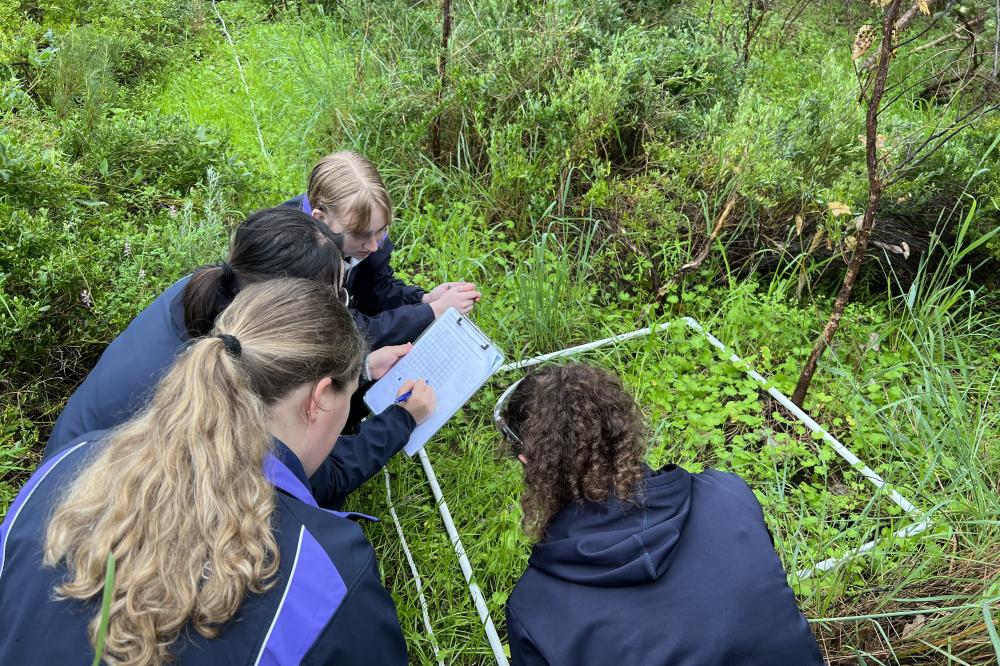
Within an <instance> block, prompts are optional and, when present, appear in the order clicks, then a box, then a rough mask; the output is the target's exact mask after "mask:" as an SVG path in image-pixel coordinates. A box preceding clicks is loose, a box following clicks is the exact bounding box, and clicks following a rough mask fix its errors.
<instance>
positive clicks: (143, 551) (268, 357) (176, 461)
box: [0, 279, 429, 664]
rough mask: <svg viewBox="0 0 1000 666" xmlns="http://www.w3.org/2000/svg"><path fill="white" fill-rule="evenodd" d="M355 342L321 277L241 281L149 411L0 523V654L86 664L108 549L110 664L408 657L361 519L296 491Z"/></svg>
mask: <svg viewBox="0 0 1000 666" xmlns="http://www.w3.org/2000/svg"><path fill="white" fill-rule="evenodd" d="M364 350H365V344H364V341H363V340H362V338H361V336H360V334H359V333H358V331H357V329H356V328H355V326H354V323H353V321H352V318H351V315H350V314H349V313H348V311H347V309H346V308H345V307H344V305H343V304H342V303H341V302H340V300H339V297H338V295H337V293H336V290H335V288H334V287H332V286H330V285H324V284H320V283H318V282H315V281H313V280H295V279H276V280H270V281H267V282H263V283H259V284H254V285H250V286H248V287H247V288H245V289H243V290H241V291H240V293H239V294H237V295H236V296H235V298H234V299H233V301H232V303H231V304H230V305H229V307H227V308H226V310H225V311H224V312H222V313H221V314H220V316H219V317H218V319H217V321H216V325H215V329H214V330H213V331H212V335H209V336H206V337H202V338H199V339H198V340H197V341H195V342H194V343H193V344H192V345H191V346H190V347H189V348H188V349H187V350H186V351H185V352H184V353H183V354H181V355H180V357H178V359H177V362H176V363H174V365H173V366H172V368H171V369H170V370H169V371H168V372H167V374H166V375H165V376H164V377H163V379H162V381H161V382H160V384H159V386H158V387H157V388H156V390H155V392H154V394H153V396H152V399H151V400H150V402H149V405H148V407H147V408H146V409H145V410H144V411H142V412H140V413H139V414H137V415H136V416H135V417H134V418H133V419H132V420H130V421H128V422H126V423H125V424H123V425H122V426H121V427H120V428H118V429H116V430H114V431H110V432H108V431H102V432H97V433H91V434H88V435H85V436H84V437H83V438H81V440H79V441H77V442H74V443H71V444H70V446H68V447H66V448H65V449H63V450H62V451H60V452H59V453H57V454H56V455H55V456H53V457H52V458H51V459H50V460H49V461H48V462H47V463H45V464H44V465H43V467H42V468H41V469H39V470H38V471H37V472H36V473H35V474H34V475H33V476H32V477H31V479H29V480H28V482H27V484H26V485H25V487H24V488H23V489H22V491H21V493H20V495H19V496H18V498H17V499H16V500H15V501H14V504H13V505H12V506H11V510H10V512H9V513H8V515H7V518H6V520H5V521H4V523H3V525H2V526H0V623H2V625H3V627H4V629H3V631H4V640H2V641H0V663H4V664H23V663H48V664H65V663H79V662H81V661H86V662H90V661H92V660H93V657H94V654H93V653H94V646H95V645H96V636H97V628H98V625H99V621H100V615H101V608H100V606H101V593H102V589H103V588H104V584H105V581H104V578H105V563H106V561H107V559H108V557H109V555H110V556H113V557H114V559H115V562H116V564H117V573H116V576H115V580H114V586H113V593H112V599H111V605H110V615H109V620H110V621H109V623H108V627H107V642H106V644H105V652H104V654H103V655H101V657H102V658H101V661H102V662H104V661H107V662H108V663H115V664H160V663H166V662H169V661H175V662H177V663H179V664H221V663H244V664H251V663H257V664H298V663H317V664H325V663H337V664H368V663H377V664H405V663H406V661H407V660H406V646H405V644H404V642H403V637H402V633H401V631H400V627H399V622H398V619H397V617H396V612H395V607H394V605H393V602H392V598H391V597H390V596H389V594H388V593H387V592H386V590H385V588H383V587H382V585H381V581H380V580H379V574H378V568H377V565H376V562H375V553H374V551H373V549H372V547H371V545H370V544H369V543H368V541H367V540H366V539H365V537H364V535H363V533H362V531H361V529H360V527H359V526H358V525H357V524H355V522H354V521H355V520H356V519H358V518H359V516H356V515H347V514H336V513H335V512H329V511H325V510H322V509H320V508H319V507H318V506H317V505H316V502H315V500H314V499H313V498H312V496H311V495H310V493H309V491H308V489H307V483H308V481H307V477H308V475H309V474H311V473H313V472H315V471H316V469H317V468H318V467H319V465H320V464H321V461H323V460H325V459H326V458H327V457H328V454H329V453H330V449H331V447H332V446H333V443H334V441H335V440H336V438H337V435H338V433H339V432H340V429H341V428H342V427H343V425H344V422H345V420H346V418H347V414H348V411H349V409H350V396H351V394H352V393H353V391H354V390H355V388H356V387H357V381H358V374H359V370H360V368H361V364H362V361H363V358H364ZM411 388H412V389H413V390H414V396H415V397H416V396H418V394H419V395H421V396H423V397H424V398H426V396H427V394H428V392H429V388H427V387H426V385H423V386H416V385H414V383H413V382H409V383H407V384H406V385H404V386H403V388H402V389H401V390H410V389H411ZM411 399H412V398H411Z"/></svg>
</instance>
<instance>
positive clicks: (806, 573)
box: [494, 317, 933, 579]
mask: <svg viewBox="0 0 1000 666" xmlns="http://www.w3.org/2000/svg"><path fill="white" fill-rule="evenodd" d="M682 321H683V322H684V323H685V324H686V325H687V326H688V327H689V328H691V329H692V330H694V331H695V332H697V333H698V334H700V335H703V336H704V337H705V339H706V340H708V341H709V343H710V344H711V345H712V346H713V347H715V348H717V349H719V350H720V351H722V352H723V353H726V354H729V360H730V361H731V362H732V363H736V364H742V365H744V366H745V367H746V368H747V369H746V374H747V375H748V376H749V377H751V378H752V379H754V380H755V381H757V382H758V383H759V384H760V385H761V387H762V388H763V389H764V390H765V391H767V393H768V394H769V395H770V396H771V397H773V398H774V399H775V400H777V401H778V402H779V403H780V404H781V405H782V406H783V407H784V408H785V409H787V410H788V411H789V412H790V413H791V414H792V415H793V416H794V417H795V418H797V419H798V420H799V421H801V422H802V423H803V424H804V425H805V426H806V428H808V429H809V430H810V431H812V432H814V433H818V434H819V435H820V436H821V437H822V438H823V441H824V442H826V443H827V444H828V445H829V446H830V447H831V448H832V449H833V450H834V451H836V452H837V454H838V455H839V456H840V457H841V458H843V459H844V460H845V461H847V463H848V464H849V465H851V467H853V468H854V469H856V470H858V472H860V473H861V475H862V476H864V477H865V478H866V479H868V480H869V481H870V482H871V483H872V484H873V485H874V486H875V487H876V488H877V489H879V490H884V491H885V492H886V495H887V496H888V498H889V499H890V500H891V501H892V502H893V503H894V504H896V505H897V506H898V507H899V508H901V509H902V510H903V511H904V512H906V513H907V514H908V515H910V516H912V517H915V518H920V520H919V522H916V523H914V524H912V525H909V526H907V527H904V528H903V529H901V530H898V531H897V532H895V534H894V536H896V537H910V536H914V535H917V534H920V533H921V532H924V531H925V530H927V529H928V528H929V527H931V525H932V524H933V523H932V521H931V520H930V518H929V517H927V516H925V515H924V514H923V513H922V512H921V511H920V510H919V509H917V508H916V507H915V506H914V505H913V503H912V502H910V501H909V500H908V499H906V498H905V497H903V496H902V495H901V494H899V493H898V492H897V491H896V490H893V489H892V488H889V487H887V484H886V482H885V479H883V478H882V477H881V476H879V475H878V474H877V473H876V472H875V471H874V470H872V469H871V468H870V467H868V465H866V464H864V463H863V462H862V461H861V460H860V459H859V458H858V457H857V456H856V455H854V453H853V452H852V451H851V450H850V449H848V448H847V447H846V446H844V445H843V444H842V443H841V442H840V441H839V440H838V439H837V438H836V437H834V436H833V435H831V434H830V433H829V432H827V430H826V428H824V427H823V426H821V425H820V424H819V423H817V422H816V421H815V420H814V419H813V418H812V417H811V416H809V415H808V414H806V413H805V412H804V411H803V410H802V409H800V408H799V406H798V405H796V404H795V403H794V402H792V401H791V400H789V399H788V397H787V396H785V394H783V393H782V392H781V391H779V390H778V389H776V388H774V387H773V386H770V385H769V382H768V381H767V379H765V378H764V377H763V376H762V375H761V374H760V373H759V372H757V371H756V370H754V369H753V368H751V367H750V366H749V364H747V363H746V362H745V361H743V359H741V358H740V357H739V356H737V355H736V354H735V353H733V352H730V351H729V349H728V348H727V347H726V345H724V344H723V343H722V342H721V341H720V340H719V339H718V338H716V337H715V336H714V335H712V334H711V333H709V332H708V331H706V330H705V329H704V328H703V327H702V325H701V324H700V323H698V321H697V320H696V319H694V318H692V317H684V318H683V319H682ZM670 323H671V322H666V323H663V324H659V325H657V326H655V327H648V326H647V327H646V328H640V329H638V330H635V331H632V332H630V333H622V334H620V335H614V336H611V337H609V338H604V339H602V340H595V341H594V342H588V343H586V344H582V345H577V346H575V347H569V348H567V349H562V350H560V351H555V352H551V353H548V354H542V355H541V356H535V357H533V358H529V359H525V360H522V361H517V362H516V363H508V364H507V365H504V366H501V367H500V368H499V369H498V370H497V372H506V371H509V370H518V369H521V368H527V367H531V366H533V365H538V364H539V363H544V362H545V361H550V360H552V359H556V358H563V357H565V356H573V355H575V354H580V353H582V352H585V351H590V350H592V349H598V348H600V347H604V346H607V345H611V344H615V343H618V342H622V341H624V340H631V339H632V338H637V337H640V336H643V335H649V334H651V333H652V332H653V331H662V330H664V329H666V328H667V327H669V326H670ZM512 389H513V386H511V387H509V388H508V389H507V390H506V391H504V393H503V395H502V396H501V397H500V400H498V401H497V408H496V410H494V411H495V412H497V411H499V409H500V404H501V403H502V402H503V401H504V400H505V399H506V398H507V397H508V395H509V394H510V392H511V390H512ZM876 545H878V540H874V541H869V542H868V543H865V544H863V545H861V546H859V547H857V548H855V549H852V550H850V551H848V552H847V553H845V554H844V555H841V556H839V557H831V558H829V559H826V560H823V561H822V562H819V563H817V564H815V565H813V566H812V567H809V568H807V569H802V570H800V571H798V572H797V573H796V575H797V576H798V577H799V578H800V579H804V578H809V577H810V576H812V575H814V574H815V573H817V572H822V571H830V570H832V569H835V568H837V567H838V566H840V565H841V564H844V563H845V562H848V561H850V560H851V559H853V558H855V557H857V556H858V555H862V554H864V553H867V552H868V551H870V550H871V549H873V548H874V547H875V546H876Z"/></svg>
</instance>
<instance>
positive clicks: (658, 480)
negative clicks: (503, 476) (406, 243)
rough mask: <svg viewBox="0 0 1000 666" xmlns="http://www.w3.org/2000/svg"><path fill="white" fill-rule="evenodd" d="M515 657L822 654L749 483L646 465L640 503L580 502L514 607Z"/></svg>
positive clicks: (629, 661)
mask: <svg viewBox="0 0 1000 666" xmlns="http://www.w3.org/2000/svg"><path fill="white" fill-rule="evenodd" d="M507 631H508V635H509V637H510V650H511V656H512V659H513V662H514V663H515V664H558V665H560V666H561V665H562V664H573V666H587V665H588V664H594V665H598V664H600V665H606V664H616V665H618V666H631V665H633V664H634V665H636V666H653V665H658V664H669V665H671V666H713V665H719V666H722V665H726V666H729V665H735V664H739V665H740V666H752V665H759V666H778V665H782V666H783V665H785V664H788V665H789V666H791V665H795V666H809V665H811V664H822V663H823V660H822V657H821V656H820V653H819V648H818V647H817V645H816V640H815V639H814V638H813V635H812V633H811V631H810V629H809V625H808V623H807V622H806V619H805V617H804V616H803V615H802V612H801V611H800V610H799V609H798V606H797V605H796V602H795V597H794V595H793V594H792V590H791V589H790V588H789V587H788V583H787V582H786V577H785V572H784V570H783V569H782V566H781V562H780V561H779V560H778V556H777V554H776V553H775V551H774V546H773V544H772V543H771V537H770V534H769V533H768V531H767V527H766V526H765V524H764V515H763V513H762V511H761V508H760V504H759V503H758V502H757V498H756V497H754V494H753V492H752V491H751V490H750V488H749V487H748V486H747V485H746V483H744V482H743V480H742V479H740V478H739V477H738V476H736V475H734V474H727V473H724V472H719V471H715V470H708V471H705V472H702V473H700V474H690V473H688V472H687V471H685V470H684V469H682V468H680V467H674V466H669V467H667V468H664V469H663V470H661V471H659V472H649V474H648V476H647V478H646V482H645V488H644V493H643V494H642V500H641V505H640V504H636V503H619V502H617V501H614V500H612V501H609V502H605V503H583V504H574V505H571V506H569V507H566V508H565V509H563V510H562V511H561V512H560V513H559V514H557V515H556V516H555V518H554V519H553V520H552V522H551V524H550V525H549V528H548V530H547V531H546V536H545V540H544V541H542V542H540V543H538V544H536V545H535V547H534V549H533V550H532V553H531V557H530V558H529V560H528V569H527V571H526V572H525V573H524V575H523V576H522V577H521V579H520V580H519V581H518V583H517V585H516V586H515V588H514V591H513V593H512V594H511V596H510V600H509V602H508V607H507Z"/></svg>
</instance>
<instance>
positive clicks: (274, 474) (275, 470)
mask: <svg viewBox="0 0 1000 666" xmlns="http://www.w3.org/2000/svg"><path fill="white" fill-rule="evenodd" d="M264 476H266V477H267V480H268V481H270V482H271V483H272V484H274V485H275V486H277V487H278V488H281V489H282V490H284V491H285V492H286V493H288V494H289V495H291V496H292V497H294V498H295V499H297V500H299V501H300V502H303V503H305V504H308V505H309V506H317V507H318V506H319V505H318V504H316V498H315V497H313V495H312V491H310V490H309V488H307V487H306V485H305V484H304V483H302V480H301V479H299V477H297V476H295V472H293V471H292V470H290V469H288V467H287V466H286V465H285V463H283V462H281V461H280V460H278V458H277V457H276V456H274V455H273V454H268V456H267V457H266V458H264ZM323 510H324V511H326V512H327V513H332V514H333V515H335V516H340V517H341V518H347V519H350V520H358V519H363V520H370V521H371V522H373V523H377V522H379V520H378V518H375V517H374V516H368V515H365V514H363V513H355V512H353V511H334V510H333V509H323Z"/></svg>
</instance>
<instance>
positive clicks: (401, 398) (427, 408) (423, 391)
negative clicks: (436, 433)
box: [395, 379, 437, 425]
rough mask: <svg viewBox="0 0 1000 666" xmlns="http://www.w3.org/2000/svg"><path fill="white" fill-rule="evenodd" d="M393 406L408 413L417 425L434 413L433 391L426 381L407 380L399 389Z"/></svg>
mask: <svg viewBox="0 0 1000 666" xmlns="http://www.w3.org/2000/svg"><path fill="white" fill-rule="evenodd" d="M395 404H397V405H399V406H400V407H402V408H403V409H405V410H406V411H408V412H409V413H410V416H412V417H413V420H414V421H416V422H417V424H418V425H419V424H421V423H423V422H424V421H426V420H427V417H429V416H430V415H431V414H432V413H433V412H434V408H435V407H436V406H437V398H436V397H435V396H434V389H432V388H431V385H430V384H428V383H427V381H426V380H423V379H420V380H414V379H409V380H407V381H405V382H403V384H402V386H400V387H399V391H398V392H397V393H396V401H395Z"/></svg>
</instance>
